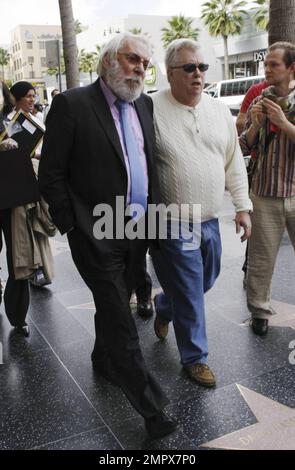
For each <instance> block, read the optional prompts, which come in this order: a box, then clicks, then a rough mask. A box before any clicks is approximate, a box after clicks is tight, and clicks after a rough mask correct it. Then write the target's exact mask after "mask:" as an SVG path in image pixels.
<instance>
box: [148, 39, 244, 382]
mask: <svg viewBox="0 0 295 470" xmlns="http://www.w3.org/2000/svg"><path fill="white" fill-rule="evenodd" d="M165 61H166V69H167V78H168V81H169V84H170V89H169V88H168V89H165V90H162V91H160V92H158V93H156V94H154V95H153V96H152V98H153V102H154V118H155V127H156V137H157V151H156V168H157V172H156V173H157V181H156V182H155V187H154V192H155V197H156V201H155V202H157V203H163V204H165V205H166V206H168V205H169V204H176V205H177V206H179V207H180V206H181V205H182V207H183V205H184V204H187V205H189V210H187V212H185V211H183V210H182V216H181V218H182V219H183V220H184V219H185V220H186V221H188V222H189V227H190V230H191V231H192V230H194V227H196V224H198V223H199V228H200V231H199V232H200V240H199V244H197V245H196V244H191V246H190V247H189V246H188V243H187V239H186V238H187V236H186V237H185V238H184V237H183V235H182V234H180V235H179V236H178V237H177V238H176V239H175V238H174V239H172V238H173V237H172V236H170V238H169V234H170V233H171V232H172V231H173V222H172V221H171V220H170V222H168V238H167V239H166V240H164V239H163V240H159V249H158V250H157V249H156V250H154V252H153V261H154V265H155V269H156V273H157V276H158V279H159V281H160V283H161V285H162V288H163V291H164V292H162V293H161V294H159V295H157V296H156V298H155V309H156V319H155V333H156V335H157V336H158V337H159V338H160V339H164V338H165V337H166V336H167V333H168V325H169V322H170V321H173V325H174V330H175V335H176V340H177V344H178V349H179V353H180V358H181V363H182V365H183V367H184V369H185V371H186V372H187V374H188V375H189V377H190V378H192V379H193V380H195V381H196V382H197V383H198V384H200V385H203V386H205V387H212V386H214V385H215V384H216V381H215V377H214V374H213V372H212V371H211V369H210V368H209V367H208V365H207V356H208V344H207V336H206V326H205V311H204V293H205V292H206V291H207V290H208V289H210V288H211V287H212V285H213V284H214V281H215V280H216V278H217V276H218V274H219V271H220V258H221V241H220V233H219V225H218V213H219V210H220V208H221V205H222V201H223V194H224V189H225V187H226V188H227V189H228V190H229V191H230V193H231V196H232V200H233V203H234V206H235V210H236V217H235V222H236V232H237V233H239V232H240V230H241V227H243V229H244V232H243V235H242V237H241V240H242V241H245V240H246V239H247V238H248V237H249V236H250V234H251V220H250V216H249V211H250V210H251V209H252V204H251V201H250V199H249V197H248V182H247V174H246V169H245V165H244V161H243V157H242V154H241V151H240V147H239V142H238V138H237V133H236V129H235V124H234V121H233V119H232V116H231V114H230V111H229V109H228V108H227V107H226V106H225V105H224V104H223V103H221V102H219V101H218V100H216V99H214V98H211V97H210V96H208V95H206V94H202V91H203V87H204V81H205V71H206V70H207V69H208V65H207V64H205V63H204V59H203V56H202V53H201V51H200V46H199V45H198V43H196V42H195V41H192V40H189V39H177V40H175V41H173V42H172V43H171V44H170V45H169V47H168V49H167V52H166V59H165ZM195 205H201V216H200V218H198V217H197V216H196V215H195V214H196V213H197V212H195V211H194V210H193V207H194V206H195ZM196 218H198V220H195V219H196ZM183 220H180V222H182V221H183Z"/></svg>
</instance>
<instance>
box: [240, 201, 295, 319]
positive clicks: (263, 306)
mask: <svg viewBox="0 0 295 470" xmlns="http://www.w3.org/2000/svg"><path fill="white" fill-rule="evenodd" d="M250 197H251V200H252V203H253V214H251V220H252V235H251V238H250V241H249V258H248V270H247V304H248V309H249V311H250V312H251V313H252V317H255V318H268V316H269V315H271V314H272V313H274V311H273V310H272V308H271V306H270V288H271V279H272V275H273V271H274V267H275V262H276V258H277V254H278V251H279V248H280V243H281V240H282V238H283V234H284V231H285V229H287V231H288V234H289V237H290V240H291V243H292V245H293V248H294V250H295V196H293V197H288V198H276V197H261V196H256V195H254V194H253V193H251V195H250ZM290 282H293V283H294V279H290Z"/></svg>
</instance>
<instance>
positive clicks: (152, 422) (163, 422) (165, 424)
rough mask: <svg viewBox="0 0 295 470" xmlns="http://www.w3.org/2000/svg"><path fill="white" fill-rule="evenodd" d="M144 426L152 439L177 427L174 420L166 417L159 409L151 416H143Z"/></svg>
mask: <svg viewBox="0 0 295 470" xmlns="http://www.w3.org/2000/svg"><path fill="white" fill-rule="evenodd" d="M144 423H145V428H146V430H147V432H148V434H149V436H150V437H151V438H152V439H159V438H160V437H164V436H167V435H168V434H171V433H172V432H174V431H175V430H176V428H177V424H176V423H175V421H173V420H171V419H169V418H168V416H166V415H165V413H164V411H160V412H159V413H158V414H156V415H155V416H152V417H151V418H145V420H144Z"/></svg>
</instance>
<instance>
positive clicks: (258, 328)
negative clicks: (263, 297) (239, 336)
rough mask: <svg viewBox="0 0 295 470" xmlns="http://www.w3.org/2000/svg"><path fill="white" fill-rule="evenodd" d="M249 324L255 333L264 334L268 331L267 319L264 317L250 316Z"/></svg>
mask: <svg viewBox="0 0 295 470" xmlns="http://www.w3.org/2000/svg"><path fill="white" fill-rule="evenodd" d="M251 326H252V330H253V331H254V333H255V334H256V335H259V336H264V335H266V333H267V332H268V320H266V319H265V318H252V324H251Z"/></svg>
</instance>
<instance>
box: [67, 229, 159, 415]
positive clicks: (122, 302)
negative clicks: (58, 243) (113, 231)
mask: <svg viewBox="0 0 295 470" xmlns="http://www.w3.org/2000/svg"><path fill="white" fill-rule="evenodd" d="M68 238H69V244H70V247H71V250H72V256H73V260H74V262H75V264H76V266H77V269H78V271H79V272H80V274H81V276H82V278H83V279H84V281H85V283H86V284H87V285H88V287H89V288H90V289H91V291H92V294H93V298H94V302H95V306H96V313H95V333H96V340H95V345H94V350H93V353H92V360H93V361H95V362H96V363H99V362H101V363H103V364H109V365H110V367H112V369H113V371H115V373H116V379H117V381H118V383H119V385H120V386H121V388H122V390H123V392H124V393H125V395H126V396H127V398H128V399H129V401H130V403H131V404H132V405H133V406H134V408H135V409H136V410H137V411H138V412H139V413H140V414H141V415H142V416H143V417H145V418H148V417H150V416H153V415H155V414H157V413H158V412H159V411H160V410H162V409H163V408H164V406H166V405H167V404H168V399H167V398H166V396H165V395H164V393H163V392H162V390H161V388H160V387H159V385H158V384H157V383H156V382H155V380H154V379H153V377H152V376H151V375H150V374H149V372H148V370H147V367H146V364H145V361H144V358H143V356H142V352H141V348H140V344H139V338H138V334H137V329H136V325H135V322H134V319H133V316H132V314H131V310H130V305H129V299H130V294H131V291H132V286H134V285H135V284H134V282H135V281H134V279H135V278H136V276H137V275H138V269H139V268H138V265H136V261H137V260H138V259H140V256H142V253H143V252H144V253H146V242H145V240H132V241H130V240H123V241H120V244H119V245H118V244H117V243H116V240H114V250H112V254H111V256H109V258H110V259H109V263H110V265H111V266H112V270H111V271H108V272H107V275H106V277H105V278H104V277H103V274H102V273H101V272H99V273H98V275H97V279H95V278H94V276H93V272H92V273H91V276H89V277H88V276H87V273H85V258H84V266H83V267H82V268H81V262H80V259H81V257H80V256H76V247H77V243H78V245H79V246H80V247H81V245H80V244H81V233H79V234H78V230H77V229H75V230H73V231H72V232H70V234H69V236H68ZM85 246H87V244H85ZM77 249H78V247H77ZM88 255H89V254H87V253H86V252H85V257H87V256H88Z"/></svg>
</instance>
